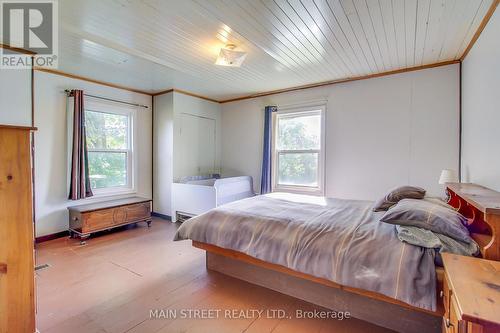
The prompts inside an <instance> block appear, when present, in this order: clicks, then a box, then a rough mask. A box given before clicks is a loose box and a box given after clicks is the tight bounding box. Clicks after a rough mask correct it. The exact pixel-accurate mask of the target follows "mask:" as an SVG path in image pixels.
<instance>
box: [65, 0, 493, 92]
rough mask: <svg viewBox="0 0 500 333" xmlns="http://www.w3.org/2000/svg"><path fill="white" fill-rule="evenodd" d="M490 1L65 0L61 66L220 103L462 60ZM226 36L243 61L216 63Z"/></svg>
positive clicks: (114, 80) (116, 82)
mask: <svg viewBox="0 0 500 333" xmlns="http://www.w3.org/2000/svg"><path fill="white" fill-rule="evenodd" d="M492 2H493V0H182V1H179V0H167V1H165V0H71V1H69V0H65V1H59V13H60V14H59V16H60V30H61V31H60V45H59V49H60V57H59V61H60V62H59V64H60V65H59V69H60V70H61V71H64V72H68V73H72V74H76V75H81V76H87V77H90V78H92V79H96V80H102V81H106V82H111V83H115V84H121V85H127V86H130V87H132V88H135V89H141V90H144V91H148V92H156V91H161V90H165V89H169V88H177V89H182V90H187V91H190V92H193V93H196V94H200V95H204V96H208V97H210V98H214V99H217V100H225V99H230V98H234V97H238V96H242V95H249V94H254V93H259V92H264V91H269V90H276V89H283V88H288V87H294V86H301V85H307V84H312V83H317V82H322V81H330V80H337V79H344V78H349V77H358V76H364V75H370V74H375V73H380V72H386V71H392V70H398V69H403V68H410V67H415V66H421V65H427V64H433V63H439V62H444V61H451V60H456V59H459V58H460V57H461V55H462V54H463V52H464V50H465V49H466V48H467V46H468V44H469V42H470V40H471V39H472V38H473V36H474V34H475V32H476V31H477V29H478V27H479V25H480V24H481V21H482V20H483V18H484V17H485V15H486V13H487V12H488V10H489V8H490V6H491V5H492ZM227 43H233V44H236V45H237V50H242V51H245V52H248V56H247V59H246V60H245V62H244V63H243V66H242V67H241V68H228V67H220V66H215V65H214V61H215V58H216V57H217V54H218V52H219V49H220V48H221V47H223V46H224V45H225V44H227Z"/></svg>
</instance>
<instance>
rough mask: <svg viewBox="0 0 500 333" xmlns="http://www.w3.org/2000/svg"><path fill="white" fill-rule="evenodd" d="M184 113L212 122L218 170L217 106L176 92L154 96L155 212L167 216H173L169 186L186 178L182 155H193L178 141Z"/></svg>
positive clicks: (218, 134) (219, 154)
mask: <svg viewBox="0 0 500 333" xmlns="http://www.w3.org/2000/svg"><path fill="white" fill-rule="evenodd" d="M183 113H188V114H191V115H195V116H201V117H207V118H210V119H214V120H215V126H216V139H215V152H216V168H220V160H221V131H222V130H221V107H220V104H219V103H214V102H210V101H207V100H204V99H201V98H197V97H193V96H188V95H185V94H182V93H177V92H173V93H168V94H163V95H158V96H155V97H154V126H155V127H154V128H155V130H154V145H155V147H154V152H155V153H154V155H155V157H154V158H155V159H154V197H153V200H154V211H155V212H156V213H160V214H163V215H167V216H172V211H171V207H172V204H171V200H172V195H171V188H172V182H173V181H174V180H177V179H179V178H180V177H182V176H187V175H188V174H186V170H185V169H186V168H185V166H184V165H183V163H181V160H182V159H183V156H184V155H185V154H193V153H194V152H192V151H188V150H186V149H184V148H185V147H184V145H183V142H182V139H181V133H180V131H181V126H180V124H181V117H182V114H183ZM188 169H189V170H191V169H192V168H188ZM189 175H190V176H192V175H191V174H189Z"/></svg>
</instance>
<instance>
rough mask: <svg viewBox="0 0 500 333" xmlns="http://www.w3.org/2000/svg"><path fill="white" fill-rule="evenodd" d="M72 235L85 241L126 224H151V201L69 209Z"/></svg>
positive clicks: (126, 201) (130, 199) (134, 201)
mask: <svg viewBox="0 0 500 333" xmlns="http://www.w3.org/2000/svg"><path fill="white" fill-rule="evenodd" d="M68 210H69V231H70V234H76V235H78V236H80V239H81V240H82V241H83V240H85V239H86V238H88V237H89V236H90V235H91V234H92V233H95V232H98V231H102V230H106V229H112V228H115V227H119V226H122V225H126V224H131V223H137V222H146V223H147V224H148V226H149V225H150V223H151V200H150V199H145V198H140V197H133V198H126V199H119V200H112V201H105V202H100V203H93V204H87V205H80V206H73V207H68Z"/></svg>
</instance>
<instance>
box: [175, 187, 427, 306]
mask: <svg viewBox="0 0 500 333" xmlns="http://www.w3.org/2000/svg"><path fill="white" fill-rule="evenodd" d="M372 205H373V203H372V202H370V201H359V200H342V199H333V198H323V197H313V196H306V195H295V194H287V193H272V194H268V195H261V196H257V197H252V198H247V199H243V200H240V201H236V202H232V203H229V204H226V205H222V206H220V207H217V208H215V209H212V210H210V211H208V212H206V213H204V214H202V215H199V216H197V217H195V218H192V219H190V220H188V221H186V222H184V223H183V224H182V225H181V227H180V228H179V229H178V231H177V233H176V235H175V240H184V239H191V240H194V241H198V242H203V243H208V244H212V245H216V246H218V247H222V248H226V249H230V250H235V251H239V252H243V253H245V254H247V255H249V256H252V257H254V258H257V259H260V260H264V261H266V262H270V263H273V264H277V265H282V266H285V267H288V268H290V269H293V270H295V271H298V272H302V273H306V274H310V275H313V276H316V277H320V278H325V279H328V280H330V281H333V282H336V283H339V284H341V285H345V286H349V287H354V288H359V289H364V290H369V291H373V292H377V293H380V294H383V295H386V296H389V297H392V298H394V299H397V300H399V301H402V302H405V303H407V304H409V305H412V306H415V307H420V308H423V309H427V310H431V311H435V310H436V271H435V265H434V251H433V250H431V249H425V248H421V247H419V246H414V245H411V244H408V243H404V242H401V241H400V240H399V239H398V238H397V236H396V231H395V227H394V225H390V224H386V223H383V222H380V221H379V220H380V218H381V217H382V214H383V213H376V212H373V211H372Z"/></svg>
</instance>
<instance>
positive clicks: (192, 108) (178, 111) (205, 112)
mask: <svg viewBox="0 0 500 333" xmlns="http://www.w3.org/2000/svg"><path fill="white" fill-rule="evenodd" d="M173 95H174V100H173V103H174V180H178V179H179V178H180V177H183V176H193V174H190V172H187V171H186V170H185V169H188V170H193V168H192V167H189V166H187V165H185V164H186V163H185V162H186V159H184V155H185V154H193V153H195V152H193V151H189V150H187V149H185V148H186V147H184V145H183V142H182V137H181V130H182V127H181V123H182V119H181V117H182V114H183V113H185V114H189V115H193V116H199V117H205V118H208V119H213V120H215V133H216V138H215V169H219V168H220V163H221V132H222V129H221V106H220V104H219V103H215V102H210V101H207V100H204V99H201V98H197V97H193V96H189V95H185V94H181V93H177V92H174V93H173ZM182 160H184V163H182ZM183 164H184V165H183ZM194 169H196V167H194ZM215 171H217V170H215Z"/></svg>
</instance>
